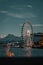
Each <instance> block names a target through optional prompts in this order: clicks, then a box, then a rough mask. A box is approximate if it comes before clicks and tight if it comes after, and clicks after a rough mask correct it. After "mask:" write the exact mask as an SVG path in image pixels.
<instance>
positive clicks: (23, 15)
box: [0, 11, 37, 19]
mask: <svg viewBox="0 0 43 65" xmlns="http://www.w3.org/2000/svg"><path fill="white" fill-rule="evenodd" d="M0 13H4V14H6V15H7V16H12V17H16V18H22V19H25V18H34V17H37V16H36V15H34V14H33V13H23V14H21V13H20V14H18V13H12V12H8V11H0Z"/></svg>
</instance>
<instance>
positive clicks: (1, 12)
mask: <svg viewBox="0 0 43 65" xmlns="http://www.w3.org/2000/svg"><path fill="white" fill-rule="evenodd" d="M0 13H5V14H6V13H8V11H4V10H3V11H0Z"/></svg>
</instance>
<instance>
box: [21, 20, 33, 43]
mask: <svg viewBox="0 0 43 65" xmlns="http://www.w3.org/2000/svg"><path fill="white" fill-rule="evenodd" d="M25 24H29V25H30V27H31V31H32V32H31V33H32V42H33V27H32V24H31V23H30V22H29V21H26V22H24V23H23V25H22V29H21V38H22V41H23V43H24V40H23V29H24V27H25Z"/></svg>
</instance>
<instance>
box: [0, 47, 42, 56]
mask: <svg viewBox="0 0 43 65" xmlns="http://www.w3.org/2000/svg"><path fill="white" fill-rule="evenodd" d="M10 50H11V51H12V52H14V53H15V57H25V56H27V55H26V53H28V51H29V50H27V52H26V49H25V48H11V49H10ZM30 52H31V56H32V57H36V56H37V57H40V56H43V49H33V48H32V49H31V51H30ZM5 56H6V55H5V48H0V57H5Z"/></svg>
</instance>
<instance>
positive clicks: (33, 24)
mask: <svg viewBox="0 0 43 65" xmlns="http://www.w3.org/2000/svg"><path fill="white" fill-rule="evenodd" d="M32 26H34V27H36V26H38V27H40V26H43V24H33V25H32Z"/></svg>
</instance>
